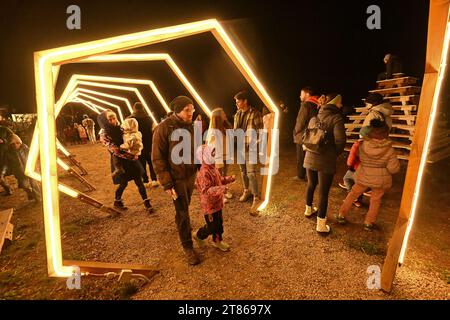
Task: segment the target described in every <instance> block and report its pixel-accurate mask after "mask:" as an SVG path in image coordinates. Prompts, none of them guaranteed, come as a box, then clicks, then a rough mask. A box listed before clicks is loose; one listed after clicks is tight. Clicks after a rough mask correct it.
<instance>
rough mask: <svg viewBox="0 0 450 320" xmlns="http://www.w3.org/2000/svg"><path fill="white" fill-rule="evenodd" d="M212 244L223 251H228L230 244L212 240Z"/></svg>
mask: <svg viewBox="0 0 450 320" xmlns="http://www.w3.org/2000/svg"><path fill="white" fill-rule="evenodd" d="M212 246H213V247H215V248H217V249H219V250H222V251H224V252H226V251H230V245H229V244H228V243H226V242H225V241H217V242H213V243H212Z"/></svg>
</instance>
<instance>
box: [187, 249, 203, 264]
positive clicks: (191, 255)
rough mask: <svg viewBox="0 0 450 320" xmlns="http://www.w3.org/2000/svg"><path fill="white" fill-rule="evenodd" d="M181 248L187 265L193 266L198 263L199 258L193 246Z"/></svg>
mask: <svg viewBox="0 0 450 320" xmlns="http://www.w3.org/2000/svg"><path fill="white" fill-rule="evenodd" d="M183 250H184V254H185V256H186V261H187V263H188V264H189V265H191V266H195V265H197V264H199V263H200V259H199V258H198V256H197V254H196V253H195V251H194V249H193V248H183Z"/></svg>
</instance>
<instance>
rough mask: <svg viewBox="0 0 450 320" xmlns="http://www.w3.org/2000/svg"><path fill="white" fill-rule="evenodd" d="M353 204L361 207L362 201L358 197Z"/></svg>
mask: <svg viewBox="0 0 450 320" xmlns="http://www.w3.org/2000/svg"><path fill="white" fill-rule="evenodd" d="M353 205H354V206H355V207H357V208H361V206H362V203H361V202H359V201H358V199H356V200H355V201H353Z"/></svg>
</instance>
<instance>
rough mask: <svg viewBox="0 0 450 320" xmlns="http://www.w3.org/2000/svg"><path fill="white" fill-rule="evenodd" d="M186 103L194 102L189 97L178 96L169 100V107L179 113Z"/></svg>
mask: <svg viewBox="0 0 450 320" xmlns="http://www.w3.org/2000/svg"><path fill="white" fill-rule="evenodd" d="M188 104H194V102H193V101H192V99H191V98H189V97H186V96H178V97H176V98H175V99H173V100H172V102H170V109H172V110H173V112H175V113H180V112H181V111H182V110H183V109H184V107H186V106H187V105H188Z"/></svg>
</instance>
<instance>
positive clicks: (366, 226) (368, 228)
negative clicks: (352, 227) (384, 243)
mask: <svg viewBox="0 0 450 320" xmlns="http://www.w3.org/2000/svg"><path fill="white" fill-rule="evenodd" d="M375 229H376V226H375V223H364V230H366V231H373V230H375Z"/></svg>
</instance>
